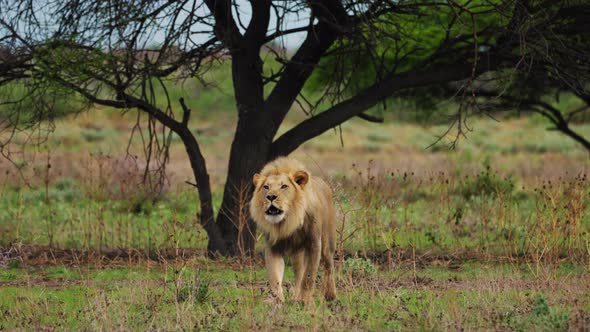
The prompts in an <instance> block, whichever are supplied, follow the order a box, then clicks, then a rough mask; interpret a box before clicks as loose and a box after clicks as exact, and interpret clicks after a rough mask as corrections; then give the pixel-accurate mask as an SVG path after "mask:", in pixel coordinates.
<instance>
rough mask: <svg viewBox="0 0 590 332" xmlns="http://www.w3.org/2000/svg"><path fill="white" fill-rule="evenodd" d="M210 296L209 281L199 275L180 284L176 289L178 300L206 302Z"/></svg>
mask: <svg viewBox="0 0 590 332" xmlns="http://www.w3.org/2000/svg"><path fill="white" fill-rule="evenodd" d="M209 296H210V290H209V283H208V282H206V281H203V280H202V279H201V278H198V277H195V278H193V280H191V281H189V282H187V283H184V284H182V285H180V286H179V287H178V288H177V290H176V300H177V301H178V302H192V303H205V302H206V301H207V299H209Z"/></svg>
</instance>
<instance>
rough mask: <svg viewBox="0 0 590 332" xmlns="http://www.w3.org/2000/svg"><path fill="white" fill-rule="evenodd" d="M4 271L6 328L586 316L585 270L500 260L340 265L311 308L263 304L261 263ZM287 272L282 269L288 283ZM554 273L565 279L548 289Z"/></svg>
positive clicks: (471, 323) (478, 324)
mask: <svg viewBox="0 0 590 332" xmlns="http://www.w3.org/2000/svg"><path fill="white" fill-rule="evenodd" d="M13 270H14V273H16V274H19V275H21V276H23V277H22V278H20V279H19V282H15V280H14V279H7V278H6V277H5V276H2V277H1V278H0V292H1V293H2V297H0V309H1V310H2V312H3V313H4V319H3V321H2V322H1V324H2V327H3V328H4V329H8V330H12V329H52V328H57V329H92V330H95V329H131V330H144V329H165V330H170V329H195V328H196V329H206V330H211V329H213V330H218V329H222V330H226V329H228V330H235V329H239V330H242V329H254V328H258V329H264V330H267V329H322V330H341V329H362V330H392V329H394V330H398V329H412V330H416V329H419V330H424V329H426V330H433V329H434V330H440V329H443V330H455V329H460V328H465V329H517V330H531V329H535V330H556V329H557V330H565V329H567V328H572V329H576V328H579V327H582V326H584V325H583V324H584V322H587V321H584V319H586V320H587V319H588V318H589V317H590V316H589V315H590V311H589V308H590V307H589V305H590V297H589V296H588V290H589V289H588V283H586V284H584V282H586V281H588V279H587V278H588V277H587V274H585V273H584V272H581V271H578V272H572V271H570V272H569V273H568V274H567V277H561V278H559V279H551V280H549V281H547V280H546V281H545V284H547V285H549V286H552V287H547V288H546V289H542V288H538V287H536V286H535V285H536V284H537V280H538V279H536V278H535V277H534V276H533V275H531V274H530V273H528V272H526V271H521V270H520V269H518V268H516V267H514V266H509V265H491V266H490V265H481V264H479V263H474V264H469V265H465V266H464V267H460V268H453V269H452V270H450V269H445V268H441V267H436V268H425V269H418V270H417V271H414V270H412V269H411V268H409V267H406V266H400V267H398V268H397V269H395V270H393V271H376V272H375V274H374V275H373V276H372V277H371V279H370V280H367V279H366V276H364V277H361V276H355V275H354V274H352V273H349V272H344V271H343V272H341V273H340V274H338V285H339V288H338V291H339V297H338V301H337V302H334V303H326V302H324V301H322V300H321V299H320V297H319V296H316V303H315V305H314V306H312V307H302V306H300V305H297V304H293V303H291V302H289V301H287V303H285V304H284V305H283V306H282V307H275V306H274V305H270V304H267V303H265V300H266V299H267V297H268V294H267V291H266V286H265V282H264V280H265V271H264V269H262V267H261V266H260V265H259V264H255V265H249V266H244V267H243V268H241V269H236V268H234V267H232V265H225V263H216V264H208V263H206V261H201V262H197V261H191V262H189V263H188V264H185V265H184V267H180V266H174V265H165V266H160V267H156V268H141V267H128V268H118V269H103V270H95V269H86V268H84V267H82V268H78V269H77V271H76V272H75V273H70V272H67V273H61V272H60V271H62V272H63V271H66V270H68V271H69V270H70V268H64V267H54V268H46V269H41V270H39V269H27V268H19V269H13ZM74 270H76V269H74ZM289 271H290V269H289ZM291 280H292V274H291V273H288V275H287V284H290V282H291ZM560 280H566V281H568V282H569V283H566V286H564V287H554V286H556V285H560ZM8 282H12V284H7V283H8ZM195 287H196V289H197V291H196V292H193V290H194V289H195ZM187 289H188V291H187ZM199 292H200V293H199ZM187 294H188V295H187ZM194 294H201V295H199V296H196V295H194Z"/></svg>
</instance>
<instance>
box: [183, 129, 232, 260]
mask: <svg viewBox="0 0 590 332" xmlns="http://www.w3.org/2000/svg"><path fill="white" fill-rule="evenodd" d="M177 134H178V135H179V136H180V138H181V139H182V141H183V143H184V147H185V149H186V153H187V155H188V157H189V161H190V163H191V168H192V170H193V175H194V177H195V181H196V184H197V190H198V192H199V201H200V205H201V215H200V218H199V219H200V220H199V222H200V223H201V225H202V226H203V228H204V229H205V232H207V237H208V238H209V243H208V244H207V252H208V253H209V254H212V255H214V254H216V253H220V254H225V253H226V252H227V245H226V241H225V240H224V238H223V234H222V233H221V231H220V229H219V227H218V226H217V225H216V224H215V215H214V213H213V200H212V198H211V182H210V181H209V174H208V173H207V166H206V164H205V159H204V158H203V155H202V153H201V151H200V148H199V145H198V143H197V140H196V139H195V137H194V136H193V134H192V133H191V132H190V130H189V129H188V127H184V128H182V129H181V130H179V131H178V132H177Z"/></svg>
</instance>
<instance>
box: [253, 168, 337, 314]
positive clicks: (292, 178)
mask: <svg viewBox="0 0 590 332" xmlns="http://www.w3.org/2000/svg"><path fill="white" fill-rule="evenodd" d="M254 186H255V188H256V189H255V192H254V196H253V197H252V200H251V201H250V214H251V215H252V218H253V219H254V221H256V224H257V225H258V228H259V229H260V230H261V231H262V232H263V233H264V236H265V237H266V249H265V252H264V253H265V259H266V268H267V270H268V276H269V282H270V289H271V292H272V294H273V296H275V297H276V299H277V301H278V302H279V303H281V302H283V301H284V296H283V288H282V285H281V283H282V280H283V273H284V271H285V262H284V261H283V256H284V255H290V256H291V261H292V263H293V270H294V272H295V287H294V292H293V297H294V299H295V301H297V302H304V303H310V302H311V301H312V299H313V290H314V287H315V279H316V275H317V272H318V266H319V264H320V258H321V260H322V263H323V266H324V270H325V272H324V297H325V298H326V300H328V301H330V300H333V299H335V298H336V287H335V285H334V250H335V247H336V224H335V210H334V204H333V202H332V192H331V190H330V187H328V185H327V184H326V183H325V182H324V181H323V180H322V179H320V178H318V177H313V176H311V175H310V173H309V172H308V171H307V170H306V169H305V167H304V166H303V164H301V163H300V162H299V161H297V160H294V159H291V158H286V157H282V158H279V159H276V160H274V161H272V162H270V163H268V164H266V166H264V168H263V169H262V171H261V172H260V174H254Z"/></svg>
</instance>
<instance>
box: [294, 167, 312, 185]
mask: <svg viewBox="0 0 590 332" xmlns="http://www.w3.org/2000/svg"><path fill="white" fill-rule="evenodd" d="M293 179H294V180H295V182H296V183H297V184H298V185H299V186H300V187H303V186H305V184H307V182H308V181H309V173H307V172H306V171H297V172H295V174H294V175H293Z"/></svg>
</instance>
